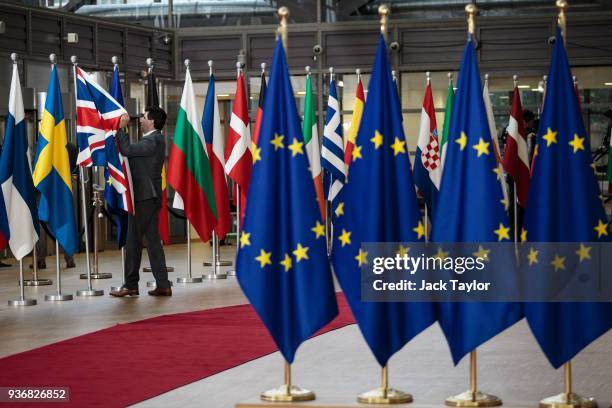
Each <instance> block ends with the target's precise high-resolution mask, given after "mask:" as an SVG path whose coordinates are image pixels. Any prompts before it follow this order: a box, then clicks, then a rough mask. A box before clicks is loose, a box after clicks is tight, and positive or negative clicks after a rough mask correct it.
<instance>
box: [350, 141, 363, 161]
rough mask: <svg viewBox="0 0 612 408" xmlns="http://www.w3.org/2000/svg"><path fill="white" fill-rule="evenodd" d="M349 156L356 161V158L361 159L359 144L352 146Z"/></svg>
mask: <svg viewBox="0 0 612 408" xmlns="http://www.w3.org/2000/svg"><path fill="white" fill-rule="evenodd" d="M351 156H352V158H353V161H356V160H357V159H362V158H363V157H362V156H361V146H357V145H355V146H353V150H352V151H351Z"/></svg>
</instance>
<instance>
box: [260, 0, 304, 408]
mask: <svg viewBox="0 0 612 408" xmlns="http://www.w3.org/2000/svg"><path fill="white" fill-rule="evenodd" d="M278 17H279V19H280V23H279V25H278V30H277V33H278V35H279V36H280V38H281V41H282V42H283V48H284V49H285V54H287V18H288V17H289V9H288V8H287V7H281V8H279V9H278ZM263 68H264V67H263V65H262V69H263ZM261 399H262V400H263V401H271V402H298V401H312V400H314V399H315V394H314V392H312V391H309V390H307V389H304V388H300V387H298V386H296V385H293V383H292V379H291V364H289V363H288V362H287V361H285V383H284V384H283V385H281V386H280V387H277V388H273V389H271V390H268V391H264V392H263V393H262V394H261Z"/></svg>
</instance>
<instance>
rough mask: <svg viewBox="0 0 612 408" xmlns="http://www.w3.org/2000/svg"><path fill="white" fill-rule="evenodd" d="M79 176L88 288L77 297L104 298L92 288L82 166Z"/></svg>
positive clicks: (102, 292) (99, 291) (98, 291)
mask: <svg viewBox="0 0 612 408" xmlns="http://www.w3.org/2000/svg"><path fill="white" fill-rule="evenodd" d="M79 176H80V177H81V200H82V201H83V205H82V207H83V228H84V229H85V232H84V234H85V263H86V265H87V273H86V274H85V278H87V288H86V289H81V290H77V293H76V295H77V296H102V295H104V291H103V290H102V289H94V288H93V287H92V286H91V279H92V278H93V275H92V274H91V265H90V263H89V228H88V225H87V206H86V205H85V203H86V201H85V173H84V171H83V167H80V166H79ZM96 194H98V192H97V191H96V192H95V193H94V201H95V200H96ZM98 198H99V197H98ZM95 215H97V212H96V213H94V216H95ZM96 224H97V222H94V234H97V232H98V231H97V228H96ZM96 241H97V240H96V238H95V237H94V242H96ZM96 244H97V242H96ZM96 244H94V247H95V246H96ZM94 255H95V252H94ZM94 259H96V257H95V256H94ZM96 260H97V259H96ZM94 262H95V261H94ZM96 267H97V265H96ZM81 279H83V274H81Z"/></svg>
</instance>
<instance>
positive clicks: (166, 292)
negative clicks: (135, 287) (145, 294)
mask: <svg viewBox="0 0 612 408" xmlns="http://www.w3.org/2000/svg"><path fill="white" fill-rule="evenodd" d="M149 295H151V296H172V288H155V289H153V290H150V291H149Z"/></svg>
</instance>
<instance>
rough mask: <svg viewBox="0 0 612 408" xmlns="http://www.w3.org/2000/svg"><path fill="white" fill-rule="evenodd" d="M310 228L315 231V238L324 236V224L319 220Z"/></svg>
mask: <svg viewBox="0 0 612 408" xmlns="http://www.w3.org/2000/svg"><path fill="white" fill-rule="evenodd" d="M310 230H311V231H312V232H314V233H315V238H319V237H324V236H325V225H323V224H321V223H320V222H319V221H317V225H315V226H314V227H312V228H311V229H310Z"/></svg>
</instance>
